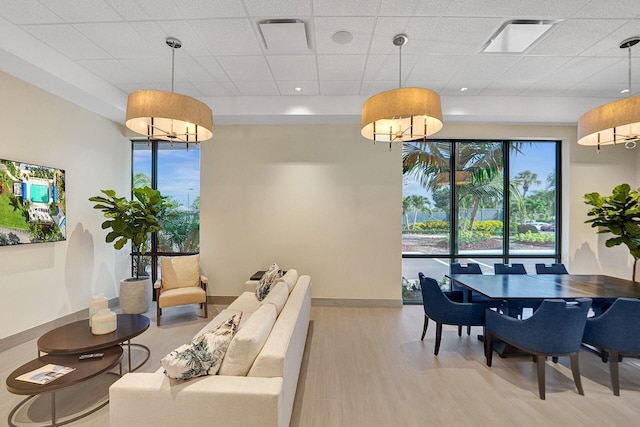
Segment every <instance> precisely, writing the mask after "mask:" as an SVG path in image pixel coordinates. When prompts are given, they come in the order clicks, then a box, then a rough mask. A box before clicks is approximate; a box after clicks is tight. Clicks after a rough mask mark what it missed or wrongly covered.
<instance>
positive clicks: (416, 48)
mask: <svg viewBox="0 0 640 427" xmlns="http://www.w3.org/2000/svg"><path fill="white" fill-rule="evenodd" d="M438 21H439V18H398V17H392V18H387V17H380V18H378V19H377V20H376V25H375V28H374V30H373V39H372V41H371V49H370V53H372V54H389V53H392V52H397V51H398V46H396V45H394V44H393V38H394V37H395V36H396V35H398V34H405V35H406V36H407V37H408V38H409V41H408V42H407V44H406V45H404V46H403V47H402V53H403V54H405V53H407V54H409V53H413V54H425V53H428V52H427V51H426V50H425V49H427V48H428V46H429V44H430V43H431V37H432V34H433V28H434V27H435V26H436V24H437V23H438Z"/></svg>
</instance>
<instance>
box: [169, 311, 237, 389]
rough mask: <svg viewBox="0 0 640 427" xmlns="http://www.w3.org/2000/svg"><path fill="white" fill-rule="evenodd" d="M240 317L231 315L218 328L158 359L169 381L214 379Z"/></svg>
mask: <svg viewBox="0 0 640 427" xmlns="http://www.w3.org/2000/svg"><path fill="white" fill-rule="evenodd" d="M241 317H242V313H240V314H234V315H233V316H231V317H230V318H229V319H227V320H226V321H225V322H223V323H222V324H221V325H220V326H218V327H217V328H215V329H212V330H210V331H209V332H206V333H204V334H202V335H199V336H197V337H195V338H194V339H193V340H192V341H191V342H190V343H189V344H185V345H183V346H180V347H178V348H177V349H175V350H173V351H172V352H171V353H169V354H167V355H166V356H165V357H163V358H162V360H161V361H160V364H161V365H162V367H163V368H164V373H165V374H166V375H167V376H168V377H169V378H175V379H179V380H188V379H190V378H194V377H199V376H203V375H215V374H216V373H217V372H218V369H220V364H221V363H222V359H223V358H224V355H225V353H226V351H227V348H228V347H229V343H230V342H231V340H232V339H233V336H234V335H235V333H236V331H237V330H238V324H239V323H240V318H241Z"/></svg>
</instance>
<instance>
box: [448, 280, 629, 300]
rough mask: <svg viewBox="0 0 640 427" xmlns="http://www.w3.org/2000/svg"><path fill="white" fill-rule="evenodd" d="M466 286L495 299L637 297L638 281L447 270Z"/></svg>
mask: <svg viewBox="0 0 640 427" xmlns="http://www.w3.org/2000/svg"><path fill="white" fill-rule="evenodd" d="M446 277H448V278H449V279H451V280H452V281H454V282H456V283H457V284H459V285H461V286H462V287H464V288H466V289H467V290H468V291H469V292H471V291H475V292H478V293H480V294H482V295H485V296H487V297H489V298H492V299H497V300H505V301H509V300H522V299H527V300H531V299H574V298H606V299H611V298H622V297H626V298H640V284H639V283H635V282H632V281H631V280H625V279H620V278H618V277H611V276H605V275H600V274H586V275H585V274H522V275H520V274H497V275H483V274H447V275H446Z"/></svg>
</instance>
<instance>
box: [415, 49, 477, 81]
mask: <svg viewBox="0 0 640 427" xmlns="http://www.w3.org/2000/svg"><path fill="white" fill-rule="evenodd" d="M468 58H469V57H468V56H465V55H458V56H455V55H451V56H449V55H447V56H444V55H429V56H427V55H425V56H421V57H420V58H418V59H417V60H416V63H415V65H414V66H413V68H412V69H411V72H410V73H409V76H408V77H409V78H410V79H412V80H417V79H421V80H448V79H449V78H451V76H453V75H455V74H456V73H457V72H458V70H459V69H460V68H465V67H466V66H467V65H466V61H467V60H468Z"/></svg>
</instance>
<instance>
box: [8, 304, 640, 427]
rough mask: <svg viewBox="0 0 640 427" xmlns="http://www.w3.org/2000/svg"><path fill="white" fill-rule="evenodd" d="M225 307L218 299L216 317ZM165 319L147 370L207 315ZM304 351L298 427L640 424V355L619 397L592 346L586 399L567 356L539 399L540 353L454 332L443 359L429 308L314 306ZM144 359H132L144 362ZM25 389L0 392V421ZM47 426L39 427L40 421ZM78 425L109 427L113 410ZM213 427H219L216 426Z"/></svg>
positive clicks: (94, 389) (62, 408)
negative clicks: (503, 354) (427, 317)
mask: <svg viewBox="0 0 640 427" xmlns="http://www.w3.org/2000/svg"><path fill="white" fill-rule="evenodd" d="M222 308H223V307H222V306H215V305H211V306H210V310H209V316H210V317H213V316H215V315H216V314H217V313H218V312H219V311H220V310H221V309H222ZM165 312H166V314H165V315H164V316H163V325H162V326H161V327H160V328H157V327H156V326H155V316H154V314H153V313H149V317H150V318H151V319H152V324H151V327H150V329H149V330H148V331H146V332H145V333H144V334H142V335H141V336H139V337H138V338H137V339H135V340H134V342H139V343H142V344H145V345H147V346H149V347H150V348H151V350H152V357H151V359H150V361H149V362H147V363H146V364H145V365H144V366H143V367H142V368H141V371H155V370H156V369H157V368H158V366H159V360H160V358H161V357H162V356H164V355H165V354H166V353H168V352H169V351H171V350H172V349H173V348H175V347H177V346H178V345H180V344H183V343H184V342H185V341H187V340H188V339H189V338H191V337H192V336H193V335H194V334H195V333H196V332H197V331H198V330H199V329H200V328H201V327H202V326H203V324H204V323H205V322H206V321H205V320H204V319H200V318H198V317H196V316H195V309H194V308H192V307H180V308H174V309H173V310H165ZM311 317H312V322H311V325H310V331H309V336H308V340H307V348H306V350H305V358H304V360H303V366H302V371H301V373H300V382H299V386H298V394H297V397H296V402H295V405H294V411H293V417H292V422H291V426H293V427H303V426H304V427H325V426H329V427H333V426H356V427H358V426H385V427H386V426H425V425H433V426H456V427H460V426H487V425H492V426H513V425H518V426H545V427H548V426H637V425H639V423H640V360H638V359H632V358H625V360H624V361H623V363H622V364H621V366H620V378H621V396H620V397H615V396H613V393H612V392H611V389H610V385H609V371H608V365H607V364H604V363H602V362H601V361H600V358H599V357H598V356H596V355H594V354H592V353H589V352H587V351H583V352H582V353H581V356H580V367H581V372H582V381H583V386H584V389H585V396H580V395H578V393H577V392H576V390H575V386H574V383H573V379H572V377H571V370H570V369H569V366H568V362H569V361H568V359H563V358H561V359H560V362H559V363H558V364H553V363H551V361H548V362H547V377H546V378H547V399H546V400H545V401H542V400H540V399H539V398H538V390H537V382H536V371H535V365H534V363H533V362H532V361H531V359H530V358H507V359H501V358H499V357H494V362H493V367H492V368H488V367H487V366H486V365H485V363H484V357H483V354H482V345H481V343H480V342H479V341H478V340H477V338H476V335H477V334H478V333H480V332H481V329H480V328H473V330H472V335H471V336H466V335H463V337H462V338H459V337H458V336H457V329H456V328H455V327H445V329H444V333H443V340H442V346H441V349H440V355H439V356H437V357H436V356H434V355H433V344H434V333H435V328H434V326H435V325H434V324H433V323H431V324H430V327H429V332H428V333H427V337H426V338H425V340H424V341H423V342H422V341H420V333H421V331H422V321H423V312H422V307H421V306H405V307H403V308H342V307H313V308H312V315H311ZM35 356H36V345H35V341H30V342H27V343H25V344H22V345H20V346H17V347H15V348H13V349H11V350H7V351H5V352H2V353H0V373H1V374H2V377H3V378H5V379H6V377H7V375H8V374H9V373H10V372H11V371H12V370H13V369H15V367H17V366H18V365H20V364H21V363H23V362H24V361H26V360H27V359H30V358H32V357H35ZM141 356H142V354H141V353H140V354H134V359H135V358H137V357H141ZM112 378H113V377H112V376H102V377H99V378H96V379H95V380H92V381H89V382H87V383H85V384H81V385H78V386H76V387H75V388H71V389H69V390H68V391H63V392H59V393H58V397H57V400H58V405H59V406H58V407H59V410H58V412H59V415H61V416H62V417H64V416H66V415H68V414H71V413H73V412H74V411H77V410H79V409H81V408H83V407H86V405H88V404H89V403H91V402H95V401H98V400H99V399H101V398H104V397H105V396H106V388H107V386H108V384H109V383H110V382H112V381H113V379H112ZM20 400H22V397H21V396H16V395H13V394H11V393H9V392H8V391H7V390H6V388H4V387H3V388H2V389H1V390H0V415H2V419H1V420H0V423H4V422H6V421H5V420H6V417H7V415H8V413H9V411H10V410H11V408H13V407H14V406H15V405H16V404H17V403H18V402H19V401H20ZM48 416H49V400H48V399H43V398H38V399H36V400H35V401H34V403H33V404H31V406H30V407H28V408H23V409H22V410H21V411H19V412H18V414H17V421H18V422H20V421H22V422H27V421H28V422H34V421H37V422H46V421H47V419H48ZM31 425H38V424H31ZM71 425H73V426H92V427H107V426H109V411H108V407H105V408H103V409H100V410H99V411H97V412H96V413H94V414H92V415H90V416H88V417H87V418H85V419H83V420H80V421H77V422H75V423H73V424H71ZM211 425H214V424H213V423H212V424H211Z"/></svg>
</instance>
